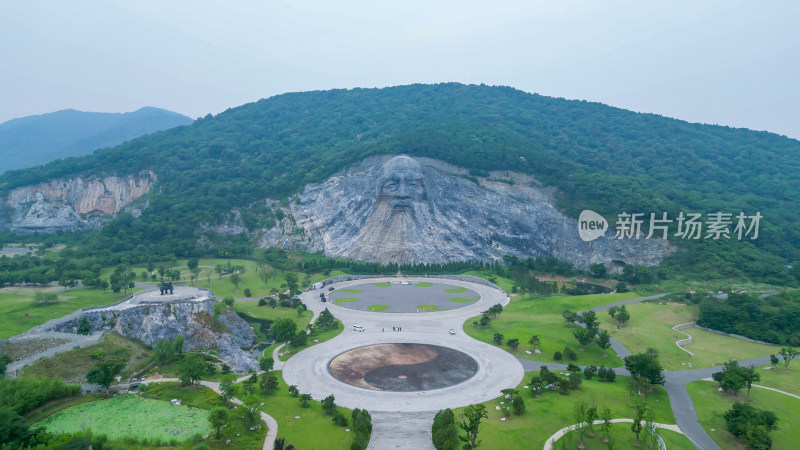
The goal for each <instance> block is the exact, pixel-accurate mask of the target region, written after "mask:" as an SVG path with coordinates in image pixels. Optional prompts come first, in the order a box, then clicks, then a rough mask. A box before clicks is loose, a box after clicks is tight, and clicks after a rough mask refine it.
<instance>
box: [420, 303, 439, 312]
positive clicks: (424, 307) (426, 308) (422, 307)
mask: <svg viewBox="0 0 800 450" xmlns="http://www.w3.org/2000/svg"><path fill="white" fill-rule="evenodd" d="M417 310H419V311H438V310H439V307H438V306H436V305H428V304H424V305H417Z"/></svg>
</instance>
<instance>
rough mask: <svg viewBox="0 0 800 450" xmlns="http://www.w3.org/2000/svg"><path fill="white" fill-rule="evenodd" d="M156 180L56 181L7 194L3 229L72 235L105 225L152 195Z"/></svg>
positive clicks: (150, 176) (0, 202)
mask: <svg viewBox="0 0 800 450" xmlns="http://www.w3.org/2000/svg"><path fill="white" fill-rule="evenodd" d="M155 181H156V176H155V174H154V173H153V172H142V173H140V174H139V175H137V176H127V177H115V176H109V177H104V178H101V177H95V178H80V177H79V178H70V179H54V180H50V181H48V182H46V183H39V184H36V185H31V186H23V187H19V188H15V189H12V190H10V191H8V192H4V193H3V196H2V198H0V228H5V229H9V230H11V231H17V232H23V233H24V232H34V231H41V232H53V231H58V230H65V231H72V230H77V229H81V228H94V227H98V226H100V225H102V224H103V223H104V222H105V221H106V220H107V219H109V218H110V217H113V216H114V215H115V214H117V213H118V212H119V211H121V210H122V209H123V208H126V207H130V206H131V204H132V203H133V202H134V201H135V200H137V199H139V198H141V197H142V196H144V195H145V194H147V193H148V192H149V191H150V188H151V187H152V185H153V183H154V182H155Z"/></svg>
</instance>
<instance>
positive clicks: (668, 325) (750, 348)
mask: <svg viewBox="0 0 800 450" xmlns="http://www.w3.org/2000/svg"><path fill="white" fill-rule="evenodd" d="M626 308H627V310H628V312H630V315H631V320H630V321H629V322H628V324H627V325H626V326H625V327H622V328H621V329H617V327H616V325H614V324H612V323H611V317H610V316H609V315H608V314H607V312H605V311H601V312H600V313H599V314H598V318H599V320H600V323H601V328H604V329H606V330H608V331H609V332H610V333H611V337H613V338H615V339H617V340H618V341H620V342H621V343H622V344H623V345H625V347H627V348H628V350H630V351H631V352H633V353H641V352H644V351H645V350H647V347H653V348H655V349H657V350H658V351H659V353H660V355H661V356H660V359H661V364H662V366H663V367H664V369H665V370H681V369H690V368H695V369H696V368H701V367H711V366H715V365H718V364H722V363H724V362H726V361H728V360H729V359H731V358H736V359H738V360H740V361H741V360H745V359H749V358H755V357H758V356H764V355H769V354H771V353H775V352H776V351H777V350H778V348H776V347H773V346H770V345H764V344H756V343H752V342H747V341H744V340H741V339H736V338H732V337H728V336H723V335H720V334H716V333H710V332H707V331H704V330H700V329H698V328H687V329H685V330H683V331H685V332H686V333H688V334H690V335H691V336H692V339H693V341H694V342H692V343H691V344H687V345H685V346H684V347H685V348H686V349H687V350H689V351H691V352H692V353H694V354H695V358H694V359H692V358H691V357H690V356H689V354H688V353H686V352H684V351H683V350H681V349H679V348H678V346H677V345H675V341H677V340H680V339H684V338H685V337H686V336H685V335H683V334H681V333H678V332H676V331H674V330H673V329H672V327H673V326H675V325H677V324H680V323H687V322H692V321H694V320H696V319H697V314H698V310H697V306H694V305H684V304H678V303H667V304H665V303H651V302H644V303H636V304H632V305H627V306H626ZM690 363H691V364H692V367H689V366H688V364H690Z"/></svg>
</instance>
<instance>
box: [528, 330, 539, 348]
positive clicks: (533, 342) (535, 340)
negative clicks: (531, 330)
mask: <svg viewBox="0 0 800 450" xmlns="http://www.w3.org/2000/svg"><path fill="white" fill-rule="evenodd" d="M528 344H530V345H532V346H533V349H534V350H536V349H537V348H539V347H540V346H541V345H542V340H541V339H539V335H538V334H534V335H533V336H532V337H531V338H530V339H529V340H528Z"/></svg>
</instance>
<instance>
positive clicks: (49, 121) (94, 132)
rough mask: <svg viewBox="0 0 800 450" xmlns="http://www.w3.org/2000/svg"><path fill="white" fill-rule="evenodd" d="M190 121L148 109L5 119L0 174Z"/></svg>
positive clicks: (0, 132)
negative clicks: (6, 120)
mask: <svg viewBox="0 0 800 450" xmlns="http://www.w3.org/2000/svg"><path fill="white" fill-rule="evenodd" d="M191 122H192V119H190V118H188V117H186V116H183V115H181V114H178V113H174V112H172V111H167V110H164V109H159V108H152V107H146V108H141V109H139V110H136V111H133V112H129V113H121V114H118V113H98V112H83V111H75V110H72V109H67V110H63V111H56V112H54V113H49V114H42V115H39V116H28V117H21V118H19V119H13V120H9V121H8V122H3V123H1V124H0V158H2V159H1V161H0V173H2V172H5V171H6V170H11V169H19V168H23V167H31V166H35V165H39V164H44V163H47V162H50V161H53V160H55V159H57V158H67V157H70V156H80V155H86V154H88V153H91V152H92V151H93V150H96V149H98V148H102V147H110V146H114V145H117V144H120V143H122V142H125V141H127V140H129V139H133V138H135V137H139V136H141V135H143V134H147V133H152V132H155V131H161V130H166V129H168V128H172V127H177V126H179V125H187V124H189V123H191Z"/></svg>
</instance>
